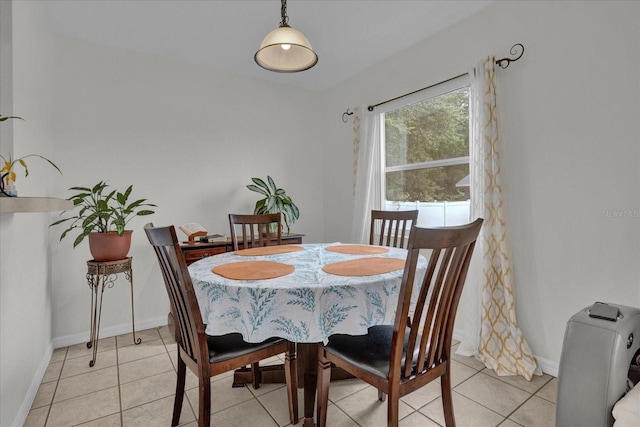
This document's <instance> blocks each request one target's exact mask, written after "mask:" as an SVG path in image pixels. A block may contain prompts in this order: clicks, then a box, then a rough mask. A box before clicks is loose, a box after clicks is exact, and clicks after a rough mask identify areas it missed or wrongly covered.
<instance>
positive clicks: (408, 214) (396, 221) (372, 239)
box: [369, 210, 418, 248]
mask: <svg viewBox="0 0 640 427" xmlns="http://www.w3.org/2000/svg"><path fill="white" fill-rule="evenodd" d="M417 221H418V211H417V210H413V211H379V210H372V211H371V230H370V234H369V244H370V245H373V244H377V245H379V246H393V247H396V248H404V247H405V246H406V245H405V240H406V239H405V238H406V232H407V230H411V227H412V226H413V225H415V224H416V222H417ZM376 236H378V237H377V239H376Z"/></svg>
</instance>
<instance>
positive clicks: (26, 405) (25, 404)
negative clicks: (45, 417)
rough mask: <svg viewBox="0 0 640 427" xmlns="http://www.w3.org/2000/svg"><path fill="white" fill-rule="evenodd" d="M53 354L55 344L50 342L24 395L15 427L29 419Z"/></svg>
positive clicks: (14, 422) (15, 420) (14, 423)
mask: <svg viewBox="0 0 640 427" xmlns="http://www.w3.org/2000/svg"><path fill="white" fill-rule="evenodd" d="M52 354H53V345H52V344H49V346H48V347H47V349H46V350H45V352H44V355H43V356H42V360H41V361H40V365H39V366H38V369H37V370H36V373H35V374H34V375H33V379H32V380H31V384H30V385H29V389H28V390H27V394H26V395H25V396H24V400H23V401H22V405H20V408H19V409H18V413H17V414H16V418H15V419H14V420H13V426H14V427H21V426H23V425H24V422H25V421H26V420H27V416H28V415H29V411H30V410H31V406H32V405H33V401H34V400H35V398H36V394H37V393H38V389H39V388H40V384H41V383H42V379H43V378H44V374H45V373H46V372H47V368H48V367H49V361H50V360H51V355H52Z"/></svg>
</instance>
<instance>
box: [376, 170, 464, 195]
mask: <svg viewBox="0 0 640 427" xmlns="http://www.w3.org/2000/svg"><path fill="white" fill-rule="evenodd" d="M468 176H469V165H468V164H465V165H456V166H446V167H440V168H429V169H417V170H409V171H399V172H387V173H386V187H387V194H386V198H387V200H389V201H396V202H412V201H421V202H432V201H435V200H438V201H444V200H446V201H458V200H468V199H469V182H468ZM465 181H466V182H465Z"/></svg>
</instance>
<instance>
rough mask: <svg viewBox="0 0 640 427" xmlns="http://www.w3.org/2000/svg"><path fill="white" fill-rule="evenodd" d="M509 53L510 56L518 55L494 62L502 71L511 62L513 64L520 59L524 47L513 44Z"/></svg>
mask: <svg viewBox="0 0 640 427" xmlns="http://www.w3.org/2000/svg"><path fill="white" fill-rule="evenodd" d="M518 51H520V54H519V55H518ZM509 53H510V54H511V55H512V56H513V55H518V56H516V57H515V58H502V59H498V60H496V65H497V66H498V67H500V68H502V69H503V70H504V69H505V68H507V67H508V66H509V64H511V63H512V62H515V61H517V60H518V59H520V58H522V55H523V54H524V45H523V44H522V43H516V44H514V45H513V46H511V49H510V50H509Z"/></svg>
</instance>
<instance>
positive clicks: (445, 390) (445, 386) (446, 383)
mask: <svg viewBox="0 0 640 427" xmlns="http://www.w3.org/2000/svg"><path fill="white" fill-rule="evenodd" d="M450 367H451V365H449V367H448V368H449V369H450ZM449 369H447V371H446V372H445V373H444V374H443V375H442V376H441V377H440V388H441V389H442V409H443V411H444V423H445V425H446V426H447V427H455V425H456V419H455V416H454V414H453V396H452V394H451V371H449Z"/></svg>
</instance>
